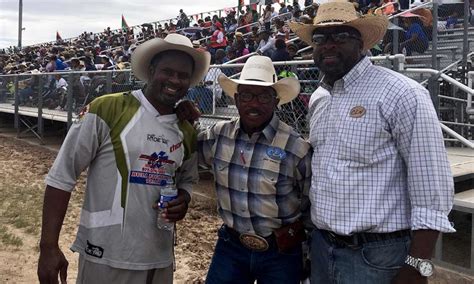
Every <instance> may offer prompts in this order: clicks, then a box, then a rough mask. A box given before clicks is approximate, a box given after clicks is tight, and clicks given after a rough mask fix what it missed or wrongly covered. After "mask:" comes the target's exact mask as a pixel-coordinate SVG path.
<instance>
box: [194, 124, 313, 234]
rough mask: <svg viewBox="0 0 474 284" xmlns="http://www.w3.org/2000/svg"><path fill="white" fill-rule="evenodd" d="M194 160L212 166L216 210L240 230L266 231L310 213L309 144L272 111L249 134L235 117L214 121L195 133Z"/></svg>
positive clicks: (245, 231) (269, 231)
mask: <svg viewBox="0 0 474 284" xmlns="http://www.w3.org/2000/svg"><path fill="white" fill-rule="evenodd" d="M198 145H199V146H198V147H199V148H198V153H199V163H200V164H205V165H207V166H210V167H212V170H213V173H214V178H215V185H216V192H217V205H218V212H219V214H220V216H221V218H222V219H223V221H224V223H225V224H226V225H227V226H229V227H231V228H234V229H235V230H237V231H239V232H241V233H253V234H258V235H261V236H268V235H270V234H271V233H272V231H273V230H275V229H277V228H280V227H281V226H282V225H286V224H290V223H293V222H294V221H296V219H298V218H299V217H301V215H302V211H305V210H304V209H305V207H306V210H307V211H308V212H307V215H308V218H309V199H308V191H309V187H310V181H311V154H312V151H311V146H310V145H309V143H308V142H306V141H305V140H304V139H303V138H301V136H300V135H299V134H298V133H296V132H295V131H294V130H293V129H291V128H290V127H289V126H288V125H286V124H285V123H283V122H281V121H280V120H279V119H278V118H277V116H276V115H273V118H272V120H271V122H270V123H269V124H268V125H267V126H266V127H265V129H263V131H262V132H259V133H254V134H253V135H252V136H251V137H249V136H248V135H247V134H246V133H245V132H244V131H243V130H242V129H241V128H240V120H239V119H234V120H232V121H225V122H219V123H217V124H216V125H214V126H213V127H211V128H209V129H207V130H205V131H203V132H200V134H199V135H198Z"/></svg>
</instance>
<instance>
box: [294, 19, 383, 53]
mask: <svg viewBox="0 0 474 284" xmlns="http://www.w3.org/2000/svg"><path fill="white" fill-rule="evenodd" d="M388 22H389V21H388V18H387V17H386V16H383V15H364V16H362V17H360V18H358V19H356V20H353V21H350V22H345V23H341V22H330V23H322V24H316V25H314V24H303V23H297V22H290V23H289V26H290V29H291V30H292V31H294V32H295V33H296V34H297V35H298V36H299V37H300V39H301V40H303V41H304V42H306V43H307V44H309V45H312V44H313V43H312V37H313V32H314V31H315V30H316V29H319V28H326V27H335V26H348V27H352V28H354V29H356V30H358V31H359V32H360V34H361V36H362V42H363V43H364V46H363V49H364V50H369V49H371V48H372V47H373V46H374V45H376V44H377V43H378V42H379V41H380V40H382V38H383V37H384V35H385V32H386V31H387V27H388Z"/></svg>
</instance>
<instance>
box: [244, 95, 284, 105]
mask: <svg viewBox="0 0 474 284" xmlns="http://www.w3.org/2000/svg"><path fill="white" fill-rule="evenodd" d="M238 95H239V100H241V101H242V102H245V103H248V102H251V101H252V100H253V99H254V98H257V101H258V102H259V103H261V104H268V103H269V102H271V101H272V99H274V98H276V96H274V95H272V94H267V93H263V94H251V93H238Z"/></svg>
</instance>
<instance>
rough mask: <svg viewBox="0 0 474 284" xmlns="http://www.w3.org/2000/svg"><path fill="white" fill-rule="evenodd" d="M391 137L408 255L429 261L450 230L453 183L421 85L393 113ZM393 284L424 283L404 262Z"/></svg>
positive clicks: (437, 129)
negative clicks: (406, 208) (407, 219)
mask: <svg viewBox="0 0 474 284" xmlns="http://www.w3.org/2000/svg"><path fill="white" fill-rule="evenodd" d="M392 117H393V118H395V119H394V120H393V123H392V126H393V135H394V138H395V140H396V141H397V149H398V151H399V152H400V155H401V156H402V158H403V160H404V162H405V164H406V171H407V172H406V174H407V190H408V195H409V198H410V204H411V229H412V231H413V238H412V242H411V246H410V250H409V254H410V255H411V256H412V257H415V258H422V259H430V258H431V256H432V254H433V250H434V247H435V245H436V240H437V237H438V234H439V232H454V231H455V230H454V228H453V227H452V225H451V223H450V222H449V220H448V214H449V211H450V210H451V208H452V205H453V196H454V185H453V177H452V174H451V171H450V166H449V162H448V159H447V155H446V149H445V147H444V141H443V136H442V132H441V127H440V126H439V120H438V117H437V115H436V112H435V110H434V108H433V104H432V102H431V100H430V97H429V94H428V92H427V91H426V90H425V89H424V88H422V87H414V88H411V89H410V90H409V91H408V92H404V94H403V96H401V99H400V100H399V101H398V103H397V107H396V109H395V111H394V115H393V116H392ZM393 283H427V278H426V277H422V276H421V274H420V273H419V272H418V271H416V270H415V269H414V268H413V267H411V266H408V265H405V266H403V268H402V269H401V270H400V271H399V273H398V275H397V276H396V277H395V278H394V279H393Z"/></svg>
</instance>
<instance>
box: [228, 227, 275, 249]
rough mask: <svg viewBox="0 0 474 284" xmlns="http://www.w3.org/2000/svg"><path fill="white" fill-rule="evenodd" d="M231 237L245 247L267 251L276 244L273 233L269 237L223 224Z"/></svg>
mask: <svg viewBox="0 0 474 284" xmlns="http://www.w3.org/2000/svg"><path fill="white" fill-rule="evenodd" d="M222 227H223V228H224V229H225V230H226V232H227V233H228V234H229V236H230V237H231V238H233V239H234V240H236V241H238V242H239V243H241V244H242V245H243V246H244V247H246V248H248V249H250V250H254V251H266V250H268V249H269V248H270V246H272V245H273V244H276V242H275V236H274V235H273V234H271V235H270V236H268V237H262V236H259V235H255V234H249V233H240V232H238V231H236V230H234V229H233V228H230V227H228V226H227V225H223V226H222Z"/></svg>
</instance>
